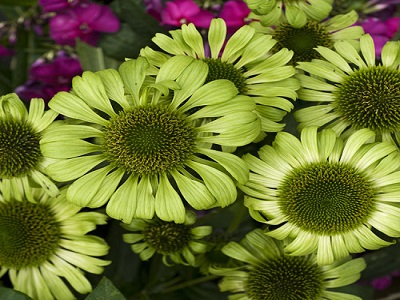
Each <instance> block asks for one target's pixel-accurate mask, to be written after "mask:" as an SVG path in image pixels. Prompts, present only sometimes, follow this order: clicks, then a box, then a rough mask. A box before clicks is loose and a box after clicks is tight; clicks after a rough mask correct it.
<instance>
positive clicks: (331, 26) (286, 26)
mask: <svg viewBox="0 0 400 300" xmlns="http://www.w3.org/2000/svg"><path fill="white" fill-rule="evenodd" d="M357 19H358V15H357V13H356V12H355V11H351V12H349V13H347V14H345V15H337V16H334V17H333V18H330V19H326V20H323V21H313V20H307V22H305V23H304V25H302V26H298V27H295V26H293V25H291V24H290V23H288V21H287V20H282V22H280V23H279V24H277V25H276V26H273V27H266V26H263V25H262V23H260V22H252V23H251V24H250V26H252V27H254V28H256V30H257V32H261V33H264V34H266V35H271V36H272V38H273V39H274V40H276V42H277V43H276V45H275V46H274V48H272V51H273V52H276V51H280V50H281V49H286V48H287V49H289V50H291V51H293V53H294V54H293V58H292V60H291V63H292V64H293V65H295V64H296V63H298V62H303V61H311V60H313V59H316V58H321V56H320V54H319V53H318V52H317V51H316V50H315V48H316V47H319V46H323V47H326V48H333V45H334V43H335V42H336V41H344V40H345V41H349V43H353V44H355V45H356V44H357V42H358V39H359V38H360V37H361V35H362V34H363V33H364V29H363V28H362V27H361V26H352V25H354V23H356V22H357Z"/></svg>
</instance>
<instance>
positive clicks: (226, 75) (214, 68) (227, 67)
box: [203, 58, 247, 95]
mask: <svg viewBox="0 0 400 300" xmlns="http://www.w3.org/2000/svg"><path fill="white" fill-rule="evenodd" d="M203 61H204V62H205V63H206V64H207V65H208V75H207V78H206V83H207V82H211V81H214V80H217V79H227V80H229V81H231V82H232V83H233V84H234V85H235V87H236V88H237V89H238V91H239V94H240V95H246V93H247V85H246V82H245V81H246V78H245V77H244V75H243V73H244V71H245V70H244V69H238V68H236V67H235V66H234V65H233V64H231V63H228V62H223V61H222V60H220V59H214V58H205V59H203Z"/></svg>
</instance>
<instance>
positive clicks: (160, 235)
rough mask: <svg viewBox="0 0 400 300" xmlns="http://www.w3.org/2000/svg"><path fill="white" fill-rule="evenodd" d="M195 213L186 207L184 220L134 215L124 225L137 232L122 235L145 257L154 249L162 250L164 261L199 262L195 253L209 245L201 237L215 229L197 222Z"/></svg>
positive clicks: (160, 252)
mask: <svg viewBox="0 0 400 300" xmlns="http://www.w3.org/2000/svg"><path fill="white" fill-rule="evenodd" d="M195 222H196V214H195V213H194V212H193V211H187V212H186V217H185V222H184V223H182V224H177V223H175V222H165V221H162V220H159V219H158V218H155V219H153V220H144V219H134V220H132V222H131V223H130V224H123V227H124V228H125V229H127V230H129V231H132V232H134V233H126V234H124V235H123V239H124V241H125V242H126V243H128V244H132V245H131V248H132V251H133V252H135V253H137V254H139V256H140V258H141V259H142V260H148V259H150V258H151V257H152V256H153V255H154V254H155V253H158V254H161V255H162V257H163V258H162V259H163V262H164V264H166V265H169V264H170V263H171V261H172V262H174V263H176V264H183V265H190V266H196V265H197V262H196V256H197V255H198V254H200V253H203V252H205V251H206V249H207V243H206V242H204V241H201V240H202V239H203V238H204V237H205V236H207V235H209V234H210V233H211V231H212V227H211V226H197V227H194V226H193V225H194V223H195Z"/></svg>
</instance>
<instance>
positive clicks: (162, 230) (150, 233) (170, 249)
mask: <svg viewBox="0 0 400 300" xmlns="http://www.w3.org/2000/svg"><path fill="white" fill-rule="evenodd" d="M144 236H145V241H146V242H147V243H148V244H149V245H150V246H151V247H152V248H153V249H155V250H156V252H157V253H161V254H170V253H175V252H181V251H182V250H183V249H184V248H185V247H187V246H188V245H189V242H190V241H191V239H192V233H191V227H190V226H187V225H185V224H177V223H174V222H164V221H158V222H155V223H154V224H151V225H149V226H148V227H147V228H146V230H145V231H144Z"/></svg>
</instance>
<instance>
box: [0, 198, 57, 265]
mask: <svg viewBox="0 0 400 300" xmlns="http://www.w3.org/2000/svg"><path fill="white" fill-rule="evenodd" d="M0 229H1V230H0V265H1V266H5V267H8V268H13V269H17V270H19V269H21V268H25V267H34V266H39V265H40V264H42V263H43V262H45V261H46V260H47V259H48V258H49V257H50V256H51V255H52V254H53V253H54V252H55V251H56V249H57V248H58V247H59V240H60V237H61V231H60V224H59V223H58V222H57V220H56V218H55V215H54V213H53V212H52V210H51V208H50V207H49V206H48V205H44V204H40V203H39V204H36V203H31V202H27V201H24V202H20V201H11V202H5V203H2V202H0Z"/></svg>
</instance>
